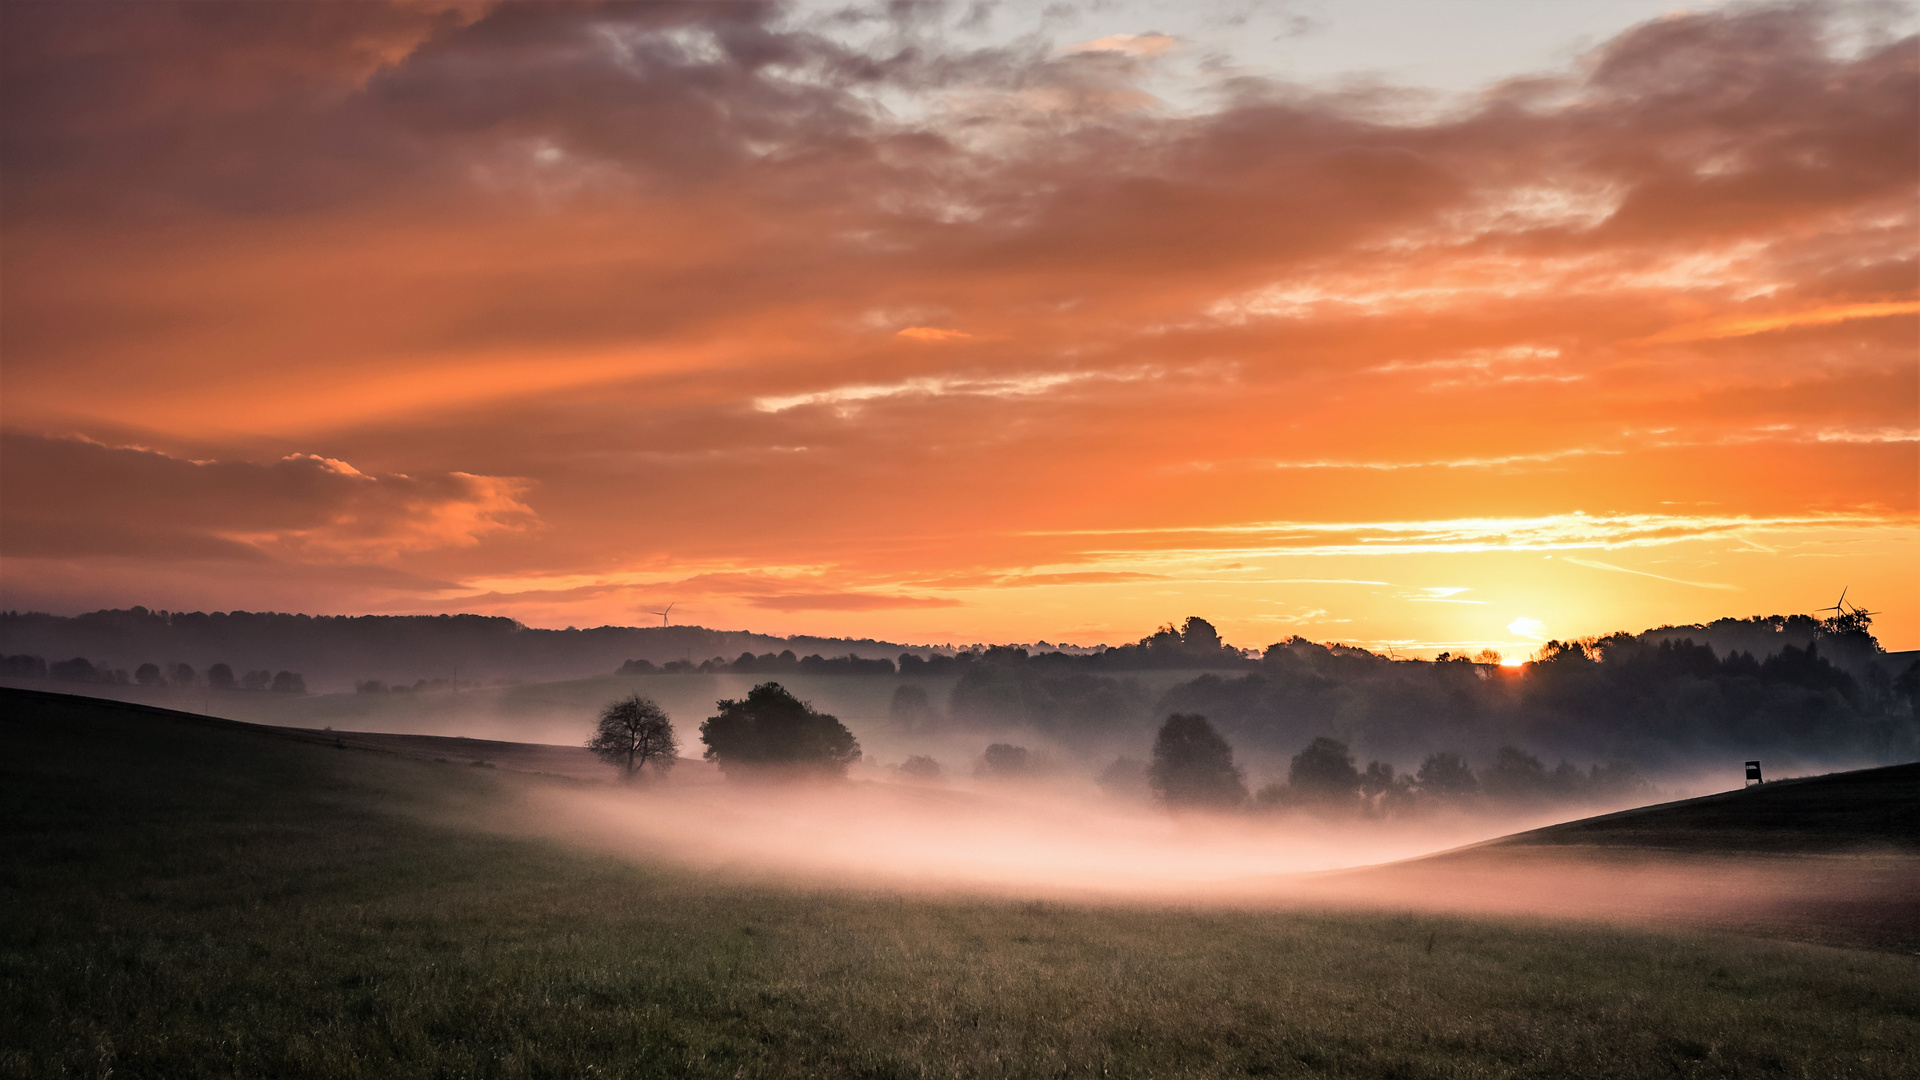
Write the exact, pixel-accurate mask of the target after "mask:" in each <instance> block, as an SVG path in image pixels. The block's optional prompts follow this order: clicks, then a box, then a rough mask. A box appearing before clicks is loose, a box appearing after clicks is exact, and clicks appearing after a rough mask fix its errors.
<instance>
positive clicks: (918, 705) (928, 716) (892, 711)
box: [887, 683, 935, 731]
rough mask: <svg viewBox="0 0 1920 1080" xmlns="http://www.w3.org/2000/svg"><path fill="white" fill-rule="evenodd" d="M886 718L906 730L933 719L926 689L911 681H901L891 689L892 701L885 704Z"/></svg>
mask: <svg viewBox="0 0 1920 1080" xmlns="http://www.w3.org/2000/svg"><path fill="white" fill-rule="evenodd" d="M887 719H888V720H889V721H890V722H892V723H893V724H894V726H896V727H900V728H904V729H906V730H909V731H911V730H913V729H914V728H918V727H923V726H925V725H927V724H930V723H932V722H933V720H934V719H935V717H934V712H933V703H932V702H931V701H929V700H927V691H926V690H925V688H923V687H919V686H915V685H913V684H912V683H901V684H900V685H899V686H896V687H894V689H893V701H892V702H891V703H889V704H888V705H887Z"/></svg>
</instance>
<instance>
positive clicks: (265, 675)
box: [240, 671, 273, 690]
mask: <svg viewBox="0 0 1920 1080" xmlns="http://www.w3.org/2000/svg"><path fill="white" fill-rule="evenodd" d="M271 685H273V673H272V672H270V671H249V672H247V673H246V674H245V675H242V676H240V689H242V690H265V689H266V688H267V687H269V686H271Z"/></svg>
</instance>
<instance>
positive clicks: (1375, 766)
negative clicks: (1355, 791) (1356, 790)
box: [1360, 761, 1394, 799]
mask: <svg viewBox="0 0 1920 1080" xmlns="http://www.w3.org/2000/svg"><path fill="white" fill-rule="evenodd" d="M1393 781H1394V775H1393V766H1392V765H1389V764H1387V763H1386V762H1384V761H1369V762H1367V771H1366V772H1364V773H1362V774H1360V794H1361V795H1363V796H1365V797H1367V798H1369V799H1371V798H1373V797H1374V796H1376V795H1381V794H1384V793H1386V792H1388V791H1391V790H1393Z"/></svg>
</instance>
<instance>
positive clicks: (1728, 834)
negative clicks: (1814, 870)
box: [1501, 762, 1920, 854]
mask: <svg viewBox="0 0 1920 1080" xmlns="http://www.w3.org/2000/svg"><path fill="white" fill-rule="evenodd" d="M1501 843H1502V844H1508V845H1523V846H1533V845H1564V844H1602V845H1611V846H1623V847H1634V848H1643V849H1660V850H1667V851H1766V852H1821V853H1829V854H1831V853H1836V852H1851V851H1872V850H1877V849H1893V850H1902V851H1920V762H1914V763H1910V764H1906V765H1888V766H1885V767H1883V768H1878V769H1860V770H1857V771H1854V772H1847V773H1834V774H1831V775H1828V776H1809V777H1800V778H1796V779H1791V780H1776V781H1772V782H1770V783H1766V784H1758V785H1755V786H1753V787H1749V788H1743V789H1739V790H1735V791H1727V792H1722V793H1720V794H1718V795H1707V796H1703V797H1701V798H1698V799H1686V800H1684V801H1681V802H1673V803H1664V804H1662V805H1659V806H1644V807H1640V808H1638V809H1634V810H1622V811H1620V812H1619V813H1617V814H1606V815H1604V816H1601V817H1593V818H1586V819H1584V820H1581V821H1570V822H1567V823H1566V824H1564V825H1552V826H1548V827H1547V828H1544V829H1535V830H1534V831H1532V832H1528V833H1522V834H1521V835H1519V836H1514V837H1510V838H1508V839H1506V840H1503V841H1501Z"/></svg>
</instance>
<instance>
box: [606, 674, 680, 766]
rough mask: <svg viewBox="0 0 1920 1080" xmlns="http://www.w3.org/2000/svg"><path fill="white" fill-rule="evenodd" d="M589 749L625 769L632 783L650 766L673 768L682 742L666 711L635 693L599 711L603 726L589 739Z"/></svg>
mask: <svg viewBox="0 0 1920 1080" xmlns="http://www.w3.org/2000/svg"><path fill="white" fill-rule="evenodd" d="M587 749H589V750H591V751H593V752H594V753H595V754H598V755H599V756H600V760H602V761H604V762H606V763H607V764H609V765H618V766H620V767H621V768H623V769H624V770H625V774H624V775H625V778H626V779H627V780H632V779H633V778H634V776H635V775H636V774H637V773H639V771H640V770H641V769H642V768H644V767H645V766H646V765H648V764H649V763H651V764H652V765H653V767H654V768H656V769H671V768H673V766H674V763H675V762H676V761H678V760H679V757H678V755H679V753H680V742H679V740H678V739H677V738H675V737H674V733H673V721H671V720H669V719H668V718H667V714H666V710H664V709H662V708H661V707H660V706H659V705H656V704H654V702H653V699H651V698H643V697H641V696H640V695H639V694H632V695H629V696H627V697H624V698H621V699H620V700H619V701H616V702H614V703H613V704H611V705H609V706H607V707H606V708H604V709H602V710H600V725H599V726H598V727H597V728H595V729H594V732H593V738H591V739H588V740H587Z"/></svg>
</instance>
